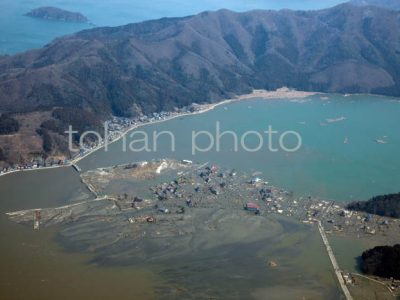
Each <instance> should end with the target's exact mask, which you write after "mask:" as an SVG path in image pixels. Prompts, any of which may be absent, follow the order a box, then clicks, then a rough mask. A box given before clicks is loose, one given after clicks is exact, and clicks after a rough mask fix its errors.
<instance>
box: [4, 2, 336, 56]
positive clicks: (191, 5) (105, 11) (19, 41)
mask: <svg viewBox="0 0 400 300" xmlns="http://www.w3.org/2000/svg"><path fill="white" fill-rule="evenodd" d="M340 2H343V1H342V0H325V1H307V0H299V1H289V0H284V1H276V0H218V1H216V0H198V1H191V0H189V1H185V0H152V1H143V0H140V1H138V0H68V1H62V0H35V1H34V0H0V55H2V54H14V53H18V52H22V51H26V50H28V49H32V48H39V47H42V46H43V45H45V44H47V43H48V42H50V41H51V40H53V39H54V38H56V37H60V36H63V35H66V34H71V33H74V32H77V31H80V30H83V29H88V28H91V27H95V26H118V25H124V24H128V23H135V22H140V21H144V20H150V19H158V18H163V17H181V16H187V15H193V14H197V13H199V12H202V11H205V10H218V9H221V8H227V9H231V10H234V11H247V10H252V9H281V8H292V9H318V8H325V7H329V6H333V5H335V4H338V3H340ZM41 6H56V7H59V8H62V9H66V10H70V11H77V12H80V13H82V14H84V15H85V16H87V17H88V18H89V20H90V23H89V24H79V23H64V22H57V21H48V20H41V19H34V18H30V17H26V16H24V14H25V13H27V12H28V11H30V10H31V9H33V8H37V7H41Z"/></svg>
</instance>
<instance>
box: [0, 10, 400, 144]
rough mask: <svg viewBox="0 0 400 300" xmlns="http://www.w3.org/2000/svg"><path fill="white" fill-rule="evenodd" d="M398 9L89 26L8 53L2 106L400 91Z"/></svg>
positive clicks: (109, 110)
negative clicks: (258, 92) (290, 91)
mask: <svg viewBox="0 0 400 300" xmlns="http://www.w3.org/2000/svg"><path fill="white" fill-rule="evenodd" d="M399 14H400V13H399V12H395V11H390V10H386V9H383V8H375V7H357V6H353V5H349V4H342V5H339V6H336V7H333V8H330V9H324V10H320V11H292V10H281V11H264V10H255V11H250V12H244V13H236V12H232V11H229V10H219V11H216V12H203V13H200V14H198V15H193V16H188V17H183V18H162V19H159V20H151V21H145V22H141V23H133V24H128V25H124V26H118V27H100V28H95V29H88V30H84V31H81V32H78V33H76V34H72V35H69V36H65V37H61V38H58V39H56V40H54V41H53V42H51V43H49V44H48V45H46V46H45V47H43V48H41V49H36V50H32V51H28V52H25V53H21V54H17V55H14V56H7V57H1V58H0V111H1V112H3V113H31V112H35V111H52V110H54V108H71V107H73V108H80V109H82V110H84V111H86V112H87V113H89V114H92V115H94V116H96V118H98V119H99V120H103V119H107V118H109V117H110V116H111V115H117V116H127V117H131V116H137V115H141V114H148V113H152V112H155V111H162V110H173V109H174V108H175V107H181V106H186V105H190V104H191V103H193V102H197V103H204V102H215V101H218V100H219V99H222V98H230V97H232V96H234V95H237V94H244V93H248V92H250V91H251V90H253V89H267V90H274V89H276V88H280V87H282V86H288V87H291V88H296V89H299V90H305V91H320V92H339V93H375V94H384V95H391V96H400V37H399V36H398V34H397V33H398V32H399V31H400V16H399ZM88 119H91V118H88ZM72 125H74V124H72ZM89 125H90V124H88V126H89ZM88 126H84V125H82V126H81V127H83V128H87V127H88ZM0 147H1V140H0Z"/></svg>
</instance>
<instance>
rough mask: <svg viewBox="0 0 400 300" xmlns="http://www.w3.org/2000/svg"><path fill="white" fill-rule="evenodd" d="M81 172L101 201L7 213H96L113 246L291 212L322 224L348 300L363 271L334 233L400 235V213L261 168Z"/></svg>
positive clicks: (89, 216)
mask: <svg viewBox="0 0 400 300" xmlns="http://www.w3.org/2000/svg"><path fill="white" fill-rule="evenodd" d="M81 178H82V182H83V183H85V185H86V186H87V188H88V189H89V190H90V191H91V192H92V193H93V195H94V197H95V199H94V200H90V201H88V202H82V203H74V204H71V205H67V206H63V207H60V208H51V209H35V210H25V211H19V212H12V213H9V214H8V216H9V217H10V219H11V220H13V221H15V222H18V223H24V224H28V225H30V224H32V221H33V224H34V228H35V229H39V228H40V227H41V226H45V227H46V226H52V225H56V224H66V225H67V226H69V225H70V224H74V223H77V224H80V223H81V222H88V220H90V224H91V226H92V227H91V228H90V230H91V234H93V236H95V235H97V234H98V233H97V231H98V230H99V228H103V229H102V230H105V232H102V234H103V235H104V237H106V238H107V239H111V240H112V236H113V235H115V234H117V235H118V236H119V238H118V239H117V240H115V241H114V242H112V243H111V244H110V245H109V246H107V247H113V245H114V244H115V243H118V242H119V241H121V239H127V240H132V241H140V240H142V239H143V238H146V239H147V238H151V239H158V238H171V239H172V238H177V237H179V236H186V235H192V234H194V233H195V232H196V231H198V230H203V229H204V226H206V228H207V230H218V227H219V225H218V224H219V220H223V219H225V218H227V216H230V217H232V216H236V217H235V218H244V217H246V216H247V217H249V216H253V218H261V219H263V218H268V216H269V215H272V214H273V215H277V217H283V218H291V219H295V220H297V221H300V222H302V223H306V224H310V226H315V225H316V226H317V228H318V229H319V231H320V234H321V237H322V239H323V241H324V244H325V246H326V250H327V252H328V254H329V256H330V258H331V262H332V265H333V268H334V270H335V272H336V276H337V279H338V281H339V283H340V284H341V286H342V290H343V292H344V294H345V295H346V298H347V299H352V297H351V296H350V293H349V290H351V291H359V290H360V289H359V288H360V286H359V281H360V278H361V277H360V276H363V275H361V274H352V273H346V272H344V271H342V270H341V269H340V267H339V266H338V264H337V262H336V259H335V257H334V254H333V252H332V249H331V246H330V245H329V241H328V240H329V238H327V236H329V235H342V236H347V237H350V238H353V239H364V238H368V239H374V240H375V241H376V243H377V244H380V243H384V244H392V243H396V242H397V241H398V238H399V229H400V222H399V220H398V219H391V218H387V217H380V216H376V215H370V214H366V213H361V212H355V211H349V210H347V209H346V207H345V205H346V204H345V203H343V202H332V201H326V200H321V199H316V198H312V197H296V196H294V195H293V194H292V193H291V192H289V191H286V190H284V189H281V188H277V187H274V186H272V185H270V184H269V183H268V182H267V181H265V179H264V178H263V177H262V174H259V173H254V174H246V173H244V172H240V171H237V170H225V169H221V168H219V167H218V166H216V165H211V164H209V163H206V164H202V165H201V164H196V163H193V162H192V161H189V160H183V161H173V160H160V161H150V162H139V163H132V164H128V165H121V166H114V167H110V168H101V169H95V170H91V171H88V172H85V173H82V174H81ZM164 180H165V181H164ZM121 182H123V185H122V186H121ZM206 212H207V213H206ZM107 220H108V221H107ZM111 220H113V230H111V231H110V232H109V233H107V229H104V227H102V224H103V222H104V221H106V222H110V221H111ZM255 220H257V219H255ZM93 224H98V225H93ZM194 224H195V225H194ZM81 226H82V224H81ZM98 226H99V227H98ZM109 235H110V236H109ZM81 238H84V237H82V236H80V235H79V234H78V233H77V236H74V237H71V239H73V240H75V239H76V240H80V239H81ZM88 242H89V243H92V245H91V247H92V248H97V247H99V245H97V243H102V241H101V240H97V239H90V241H88ZM107 247H106V248H107ZM120 250H121V249H120ZM122 250H123V249H122ZM360 254H361V253H360ZM115 255H118V254H115ZM269 265H270V266H278V265H279V262H275V261H270V262H269ZM363 278H364V277H363ZM365 278H368V280H374V281H376V282H377V284H380V285H382V287H383V288H384V289H386V292H387V293H389V295H393V296H394V295H399V294H400V282H399V281H394V280H389V279H387V280H386V279H382V278H373V277H365ZM365 278H364V279H365ZM362 286H364V285H362Z"/></svg>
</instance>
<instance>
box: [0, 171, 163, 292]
mask: <svg viewBox="0 0 400 300" xmlns="http://www.w3.org/2000/svg"><path fill="white" fill-rule="evenodd" d="M76 175H77V174H76V173H75V172H74V171H73V170H72V169H69V168H65V169H53V170H43V171H40V172H26V173H18V174H12V175H9V176H5V177H0V195H1V201H0V211H1V215H0V265H1V267H0V298H1V299H111V298H113V297H117V298H119V299H154V298H155V296H154V293H153V291H154V288H153V284H154V283H156V282H157V280H158V279H157V277H156V276H155V274H154V273H153V272H151V271H150V270H144V269H143V268H142V269H138V268H132V267H130V268H123V267H115V268H99V267H97V266H96V265H93V264H89V263H88V262H89V261H90V260H92V255H90V254H82V253H66V252H65V251H64V250H63V249H62V248H61V247H60V246H59V245H57V244H56V243H55V242H54V241H53V238H54V236H55V234H56V233H57V231H58V228H52V229H50V230H49V229H41V230H39V231H34V230H33V229H32V228H31V227H26V226H22V225H18V224H14V223H11V222H10V221H8V219H7V217H6V216H5V215H4V212H7V211H13V210H18V209H25V208H35V207H51V206H58V205H62V204H66V203H69V202H71V201H81V200H83V199H87V198H90V197H91V195H90V194H89V193H88V192H87V190H86V188H85V187H84V186H83V185H82V184H81V183H80V181H79V177H78V176H76Z"/></svg>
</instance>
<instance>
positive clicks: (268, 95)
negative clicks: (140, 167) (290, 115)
mask: <svg viewBox="0 0 400 300" xmlns="http://www.w3.org/2000/svg"><path fill="white" fill-rule="evenodd" d="M323 94H324V93H322V92H306V91H297V90H292V89H289V88H287V87H282V88H279V89H277V90H275V91H267V90H253V91H252V92H251V93H249V94H242V95H237V96H236V97H235V98H230V99H223V100H221V101H218V102H216V103H207V104H199V105H198V107H200V109H199V110H197V111H194V112H184V113H177V114H175V115H173V116H171V117H168V118H165V119H162V120H155V121H152V122H146V123H141V124H135V125H133V126H131V127H128V128H127V129H125V130H124V131H122V132H121V134H120V135H119V136H118V137H117V138H115V139H114V140H112V141H109V142H108V143H107V145H108V146H109V145H112V144H113V143H115V142H118V141H119V140H121V139H122V138H124V137H125V136H126V135H127V134H128V133H129V132H131V131H133V130H135V129H138V128H141V127H143V126H146V125H154V124H160V123H163V122H166V121H170V120H173V119H176V118H181V117H186V116H195V115H199V114H203V113H206V112H209V111H212V110H213V109H215V108H217V107H219V106H221V105H226V104H230V103H234V102H239V101H245V100H251V99H256V98H262V99H265V100H288V99H296V98H299V99H304V98H308V97H311V96H314V95H323ZM104 147H105V143H104V142H102V143H101V144H100V145H99V146H98V147H96V148H93V149H91V150H89V151H88V152H87V153H85V154H83V155H81V156H78V157H76V158H74V159H71V160H70V161H69V162H68V164H64V165H56V166H49V167H37V168H32V169H17V170H12V171H8V172H3V173H1V174H0V177H2V176H6V175H9V174H13V173H18V172H26V171H40V170H46V169H55V168H65V167H73V165H75V164H78V163H79V162H80V161H81V160H83V159H85V158H86V157H88V156H90V155H92V154H93V153H95V152H96V151H98V150H101V149H103V148H104Z"/></svg>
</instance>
